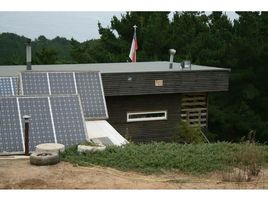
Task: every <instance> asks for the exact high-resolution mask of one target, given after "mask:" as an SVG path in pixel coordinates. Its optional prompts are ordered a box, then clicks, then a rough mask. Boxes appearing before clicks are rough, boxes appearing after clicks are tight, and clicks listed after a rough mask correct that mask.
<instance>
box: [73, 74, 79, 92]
mask: <svg viewBox="0 0 268 200" xmlns="http://www.w3.org/2000/svg"><path fill="white" fill-rule="evenodd" d="M73 78H74V88H75V94H78V91H77V85H76V77H75V72H73Z"/></svg>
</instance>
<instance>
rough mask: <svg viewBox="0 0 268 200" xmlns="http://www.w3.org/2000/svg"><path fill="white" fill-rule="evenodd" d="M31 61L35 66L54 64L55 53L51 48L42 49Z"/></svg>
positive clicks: (55, 59)
mask: <svg viewBox="0 0 268 200" xmlns="http://www.w3.org/2000/svg"><path fill="white" fill-rule="evenodd" d="M33 60H34V63H36V64H55V63H56V61H57V52H56V51H55V49H52V48H42V49H41V51H39V52H36V53H35V58H34V59H33Z"/></svg>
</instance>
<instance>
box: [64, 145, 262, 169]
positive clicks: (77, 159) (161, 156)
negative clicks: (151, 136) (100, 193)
mask: <svg viewBox="0 0 268 200" xmlns="http://www.w3.org/2000/svg"><path fill="white" fill-rule="evenodd" d="M242 148H243V147H242V146H241V145H240V144H231V143H215V144H177V143H151V144H128V145H125V146H123V147H108V148H107V149H106V150H105V151H102V152H95V153H92V154H89V155H86V154H79V153H77V150H76V149H75V148H71V149H67V150H66V151H65V153H64V154H62V157H61V158H62V159H63V160H65V161H69V162H71V163H75V164H78V165H83V166H90V165H101V166H107V167H114V168H117V169H120V170H125V171H126V170H133V171H138V172H144V173H156V172H163V171H166V170H178V171H182V172H190V173H194V174H198V173H207V172H211V171H216V170H225V169H227V168H228V167H229V166H231V167H237V165H238V163H240V162H241V161H239V160H237V159H236V158H237V157H239V156H238V154H239V152H241V150H242ZM256 149H258V151H263V147H262V146H256ZM242 164H243V165H246V164H247V163H246V162H242Z"/></svg>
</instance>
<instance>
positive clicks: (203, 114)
mask: <svg viewBox="0 0 268 200" xmlns="http://www.w3.org/2000/svg"><path fill="white" fill-rule="evenodd" d="M188 116H190V117H199V116H207V113H200V114H199V113H189V114H188ZM181 117H187V114H181Z"/></svg>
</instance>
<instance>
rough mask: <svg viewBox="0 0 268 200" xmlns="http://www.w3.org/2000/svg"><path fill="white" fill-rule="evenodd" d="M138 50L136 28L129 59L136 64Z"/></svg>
mask: <svg viewBox="0 0 268 200" xmlns="http://www.w3.org/2000/svg"><path fill="white" fill-rule="evenodd" d="M137 49H138V40H137V37H136V26H134V36H133V40H132V44H131V49H130V52H129V58H130V59H131V60H132V62H136V51H137Z"/></svg>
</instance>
